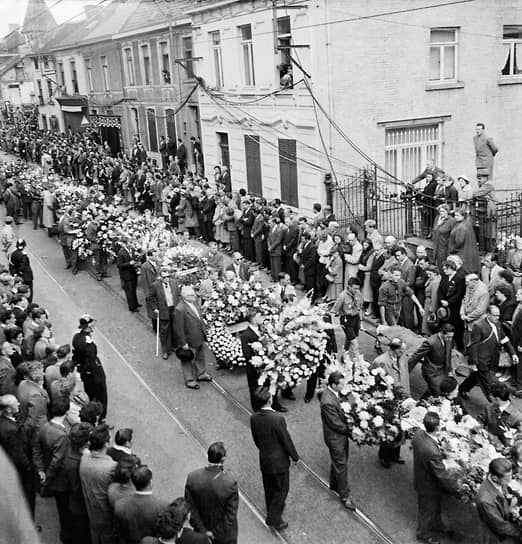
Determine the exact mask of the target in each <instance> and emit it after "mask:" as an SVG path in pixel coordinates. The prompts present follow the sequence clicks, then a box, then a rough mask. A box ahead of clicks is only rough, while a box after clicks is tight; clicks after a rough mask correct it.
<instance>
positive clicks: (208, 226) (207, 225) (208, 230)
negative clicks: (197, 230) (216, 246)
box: [199, 189, 216, 242]
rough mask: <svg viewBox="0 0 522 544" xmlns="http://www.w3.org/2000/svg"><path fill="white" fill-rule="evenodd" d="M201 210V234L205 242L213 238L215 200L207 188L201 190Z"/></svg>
mask: <svg viewBox="0 0 522 544" xmlns="http://www.w3.org/2000/svg"><path fill="white" fill-rule="evenodd" d="M199 209H200V210H201V219H202V225H201V234H202V235H203V239H204V240H205V241H206V242H210V241H212V240H214V212H215V211H216V200H215V198H214V197H213V196H212V195H211V194H210V192H209V190H208V189H207V190H206V191H203V194H202V197H201V198H200V201H199Z"/></svg>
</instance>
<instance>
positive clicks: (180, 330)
mask: <svg viewBox="0 0 522 544" xmlns="http://www.w3.org/2000/svg"><path fill="white" fill-rule="evenodd" d="M201 316H202V313H201V308H200V307H199V304H198V303H197V301H196V293H195V291H194V288H193V287H191V286H189V285H184V286H183V287H182V288H181V301H180V302H179V303H178V305H177V306H176V309H175V310H174V338H175V342H176V344H177V345H178V346H180V347H181V349H178V350H176V355H177V356H178V358H179V359H180V361H181V370H182V372H183V378H184V380H185V385H186V386H187V387H188V388H189V389H199V384H198V383H197V382H198V381H199V382H209V381H211V380H212V378H211V377H210V376H209V375H208V373H207V372H206V363H205V353H206V351H207V349H208V348H207V343H206V340H207V334H206V330H205V324H204V323H203V320H202V319H201ZM189 350H190V351H191V352H192V356H190V353H189Z"/></svg>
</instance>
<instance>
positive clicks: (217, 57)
mask: <svg viewBox="0 0 522 544" xmlns="http://www.w3.org/2000/svg"><path fill="white" fill-rule="evenodd" d="M215 35H217V36H218V40H217V43H216V42H215V40H214V36H215ZM209 39H210V51H211V54H212V64H213V65H214V82H215V86H216V89H222V88H223V87H224V86H225V77H224V72H223V51H222V49H221V31H220V30H213V31H212V32H209Z"/></svg>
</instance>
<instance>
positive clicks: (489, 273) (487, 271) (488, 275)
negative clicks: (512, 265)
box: [480, 264, 504, 295]
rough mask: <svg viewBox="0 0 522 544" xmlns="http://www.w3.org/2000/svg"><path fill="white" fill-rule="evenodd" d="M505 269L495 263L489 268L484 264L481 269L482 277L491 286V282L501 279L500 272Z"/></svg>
mask: <svg viewBox="0 0 522 544" xmlns="http://www.w3.org/2000/svg"><path fill="white" fill-rule="evenodd" d="M503 270H504V269H503V268H502V267H501V266H499V265H498V264H496V265H494V266H493V268H488V267H487V266H485V265H483V266H482V269H481V271H480V279H481V280H482V281H483V282H484V283H485V284H486V285H487V286H488V287H489V286H490V285H491V284H494V283H497V282H498V280H500V276H499V273H500V272H502V271H503ZM490 294H491V295H493V294H494V293H491V292H490Z"/></svg>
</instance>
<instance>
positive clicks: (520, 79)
mask: <svg viewBox="0 0 522 544" xmlns="http://www.w3.org/2000/svg"><path fill="white" fill-rule="evenodd" d="M497 83H498V84H499V85H520V84H521V83H522V74H521V75H518V76H499V77H498V79H497Z"/></svg>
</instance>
